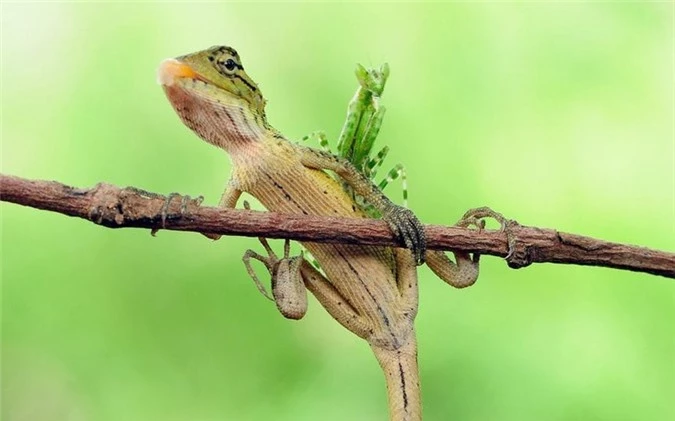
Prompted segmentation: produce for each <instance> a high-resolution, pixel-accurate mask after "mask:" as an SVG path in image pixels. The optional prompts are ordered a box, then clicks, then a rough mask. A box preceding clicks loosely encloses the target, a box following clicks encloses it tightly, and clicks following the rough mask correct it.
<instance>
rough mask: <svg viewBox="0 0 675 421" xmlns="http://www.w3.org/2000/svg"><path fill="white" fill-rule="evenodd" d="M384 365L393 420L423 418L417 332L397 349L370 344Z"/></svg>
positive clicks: (390, 415) (418, 420)
mask: <svg viewBox="0 0 675 421" xmlns="http://www.w3.org/2000/svg"><path fill="white" fill-rule="evenodd" d="M370 347H371V348H372V349H373V352H374V353H375V357H377V361H378V362H379V363H380V367H382V371H383V372H384V377H385V380H386V382H387V394H388V396H389V417H390V420H391V421H420V420H421V419H422V400H421V398H420V380H419V372H418V368H417V340H416V339H415V333H414V332H413V333H412V334H411V335H410V338H409V340H408V342H407V343H406V344H405V345H403V346H402V347H400V348H399V349H396V350H391V349H385V348H380V347H377V346H375V345H372V344H371V346H370Z"/></svg>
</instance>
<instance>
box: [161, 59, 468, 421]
mask: <svg viewBox="0 0 675 421" xmlns="http://www.w3.org/2000/svg"><path fill="white" fill-rule="evenodd" d="M158 81H159V83H160V84H161V85H162V87H163V89H164V92H165V94H166V96H167V98H168V100H169V102H170V104H171V105H172V107H173V109H174V110H175V111H176V113H177V114H178V116H179V117H180V119H181V120H182V122H183V123H184V124H185V125H186V126H187V127H189V128H190V129H191V130H192V131H193V132H195V133H196V134H197V135H198V136H199V137H200V138H201V139H203V140H204V141H206V142H208V143H210V144H212V145H214V146H217V147H219V148H221V149H223V150H224V151H225V152H226V153H227V154H228V155H229V157H230V159H231V162H232V171H231V174H230V179H229V182H228V183H227V187H226V189H225V192H224V193H223V195H222V197H221V199H220V202H219V206H221V207H227V208H234V207H235V206H236V204H237V201H238V200H239V198H240V196H241V195H242V193H244V192H247V193H249V194H251V195H252V196H253V197H255V198H257V199H258V200H259V201H260V202H261V203H262V204H263V206H265V207H266V208H267V209H268V210H270V211H273V212H280V213H296V214H311V215H330V216H339V217H355V218H365V217H368V215H366V214H365V213H364V212H363V211H362V210H361V209H360V208H359V206H358V205H357V203H355V201H354V200H353V198H352V197H350V196H349V195H348V194H347V193H346V192H345V191H344V190H343V188H342V186H341V185H340V183H339V182H337V181H336V180H335V179H334V178H333V177H331V176H329V174H328V173H327V172H326V171H330V172H332V173H334V174H336V175H337V176H338V177H339V178H340V179H341V180H343V181H344V182H346V183H347V184H349V185H350V186H351V188H352V189H353V190H354V192H355V193H356V194H358V195H359V196H361V197H363V198H364V200H365V201H367V202H368V203H369V204H370V205H371V206H373V207H374V208H375V209H377V210H378V211H379V213H380V214H381V215H382V219H383V220H385V221H386V222H387V223H388V224H389V226H390V227H391V229H392V231H393V232H394V234H395V236H397V237H398V238H399V239H400V241H401V243H402V244H403V245H405V247H406V248H388V247H374V246H364V245H354V244H320V243H313V242H303V243H302V245H303V247H305V248H306V249H307V250H309V251H310V252H311V253H312V255H313V256H314V257H315V258H316V259H317V260H318V261H319V263H320V264H321V267H322V269H323V273H322V272H320V271H318V270H317V269H316V268H315V267H313V266H312V265H311V264H310V263H309V262H307V261H306V260H304V259H302V258H300V259H299V260H296V261H292V262H288V261H287V260H286V259H287V258H288V255H287V253H285V255H284V258H283V259H280V260H279V259H277V258H276V256H273V255H270V256H269V257H268V258H267V259H268V262H269V263H270V266H271V267H272V269H271V272H273V276H276V277H277V278H279V276H278V275H279V274H280V272H282V274H283V275H284V276H283V278H284V279H285V280H286V281H285V282H288V283H292V282H296V283H297V282H302V283H303V285H304V287H306V289H307V290H309V291H310V292H311V293H312V294H313V295H314V296H315V297H316V299H317V301H319V303H320V304H321V305H322V306H323V307H324V308H325V309H326V310H327V311H328V313H329V314H330V315H331V316H332V317H333V318H334V319H335V320H336V321H337V322H338V323H340V324H341V325H342V326H344V327H345V328H347V329H348V330H349V331H351V332H352V333H354V334H356V335H357V336H359V337H361V338H363V339H365V340H366V341H367V342H368V344H369V345H370V347H371V349H372V351H373V352H374V354H375V357H376V359H377V360H378V362H379V364H380V366H381V368H382V370H383V372H384V377H385V382H386V385H387V391H388V403H389V412H390V419H391V420H392V421H416V420H420V419H421V416H422V414H421V411H422V407H421V398H420V388H419V374H418V366H417V341H416V336H415V329H414V320H415V317H416V315H417V310H418V285H417V272H416V265H419V264H422V263H423V262H425V258H426V263H427V265H428V266H429V267H430V268H431V269H432V270H433V271H434V272H435V273H436V274H437V275H439V276H440V277H441V278H442V279H443V280H445V281H446V282H448V283H449V284H451V285H453V286H456V287H464V286H468V285H471V284H473V282H474V281H475V279H476V277H477V275H478V261H477V257H476V256H474V257H473V258H470V257H469V256H468V254H463V253H455V256H456V263H454V262H452V261H451V260H450V259H449V258H448V257H447V256H446V255H445V253H443V252H440V251H425V239H424V231H423V227H422V225H421V223H420V222H419V220H418V219H417V218H416V217H415V215H414V214H413V213H412V212H411V211H410V210H408V209H406V208H403V207H400V206H397V205H395V204H394V203H393V202H391V201H390V200H389V199H388V198H387V197H386V196H384V195H383V194H382V193H381V191H380V190H379V189H378V188H377V186H376V185H374V184H373V183H372V182H371V180H370V179H368V178H367V177H366V176H364V175H363V174H362V173H361V172H360V171H358V170H357V169H356V168H355V167H354V165H353V164H352V163H351V162H349V161H348V160H346V159H344V158H342V157H338V156H334V155H331V154H329V153H327V152H325V151H320V150H315V149H312V148H308V147H304V146H301V145H298V144H295V143H292V142H290V141H289V140H287V139H286V138H285V137H284V136H283V135H282V134H281V133H280V132H279V131H277V130H276V129H274V128H273V127H272V126H271V125H270V124H269V123H268V121H267V117H266V114H265V103H266V100H265V99H264V98H263V96H262V94H261V92H260V89H259V87H258V85H257V84H256V83H255V82H254V81H253V80H252V79H251V78H250V77H249V76H248V75H247V74H246V72H245V71H244V67H243V65H242V62H241V59H240V57H239V55H238V53H237V52H236V50H234V49H233V48H231V47H226V46H215V47H211V48H208V49H206V50H202V51H198V52H195V53H191V54H187V55H183V56H179V57H177V58H172V59H166V60H164V61H163V62H162V63H161V64H160V67H159V70H158ZM216 237H217V236H214V238H216ZM284 261H286V263H285V264H282V263H284ZM280 267H281V269H279V268H280ZM305 305H306V304H305ZM281 306H282V307H284V306H285V304H283V303H282V304H281ZM301 306H302V304H301ZM302 313H303V314H304V312H302ZM300 317H301V315H300Z"/></svg>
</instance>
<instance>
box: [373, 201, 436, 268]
mask: <svg viewBox="0 0 675 421" xmlns="http://www.w3.org/2000/svg"><path fill="white" fill-rule="evenodd" d="M382 219H384V220H385V221H387V223H388V224H389V228H391V230H392V231H393V232H394V235H396V238H398V239H399V240H400V241H402V242H403V244H405V246H406V248H409V249H410V250H411V251H412V253H413V257H414V258H415V263H416V264H417V266H420V265H422V264H424V260H425V253H426V248H427V241H426V238H425V236H424V226H422V223H421V222H420V221H419V219H417V216H415V214H414V213H413V212H412V211H411V210H410V209H406V208H404V207H401V206H393V207H392V208H391V210H389V211H385V213H384V214H383V215H382Z"/></svg>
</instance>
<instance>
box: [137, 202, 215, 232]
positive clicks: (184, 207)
mask: <svg viewBox="0 0 675 421" xmlns="http://www.w3.org/2000/svg"><path fill="white" fill-rule="evenodd" d="M176 197H180V198H181V199H180V208H179V211H178V213H173V214H172V213H169V209H170V207H171V201H172V200H173V199H174V198H176ZM191 200H193V199H192V198H191V197H190V195H187V194H186V195H185V196H182V195H180V194H178V193H169V195H168V196H167V197H166V200H165V201H164V204H163V205H162V209H161V210H160V213H159V215H160V221H161V225H160V226H159V227H155V228H153V229H152V230H151V231H150V234H151V235H152V236H153V237H154V236H155V234H157V231H159V230H160V229H164V228H166V221H167V220H170V219H180V218H182V217H184V216H185V215H186V214H187V213H188V204H189V203H190V201H191ZM194 200H195V202H196V205H197V206H199V205H200V204H201V203H202V201H203V200H204V197H202V196H198V197H197V198H196V199H194Z"/></svg>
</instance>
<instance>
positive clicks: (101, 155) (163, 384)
mask: <svg viewBox="0 0 675 421" xmlns="http://www.w3.org/2000/svg"><path fill="white" fill-rule="evenodd" d="M1 7H2V18H1V19H2V31H1V33H2V50H1V51H2V171H3V172H5V173H9V174H14V175H19V176H23V177H28V178H36V179H54V180H58V181H61V182H64V183H68V184H71V185H75V186H82V187H85V186H92V185H94V184H95V183H97V182H99V181H106V182H110V183H115V184H118V185H133V186H137V187H140V188H144V189H147V190H150V191H156V192H161V193H169V192H174V191H176V192H181V193H186V194H192V195H198V194H202V195H204V196H205V197H206V202H207V203H209V204H215V203H216V202H217V200H218V198H219V196H220V193H221V191H222V189H223V187H224V185H225V182H226V179H227V176H228V173H229V167H230V163H229V161H228V158H227V157H226V155H225V154H224V153H222V152H221V151H219V150H217V149H215V148H213V147H212V146H210V145H207V144H205V143H203V142H201V141H200V140H198V139H197V138H196V136H194V135H193V134H192V133H191V132H190V131H189V130H188V129H186V128H185V127H184V126H182V124H181V123H180V122H179V120H178V118H177V117H176V115H174V112H173V111H172V110H171V108H170V106H169V104H168V103H167V101H166V99H165V98H164V96H163V93H162V91H161V89H160V88H159V86H158V85H157V84H156V83H155V70H156V68H157V66H158V63H159V62H160V60H162V59H163V58H166V57H170V56H176V55H180V54H184V53H187V52H192V51H195V50H198V49H202V48H206V47H209V46H211V45H214V44H227V45H231V46H234V47H236V48H237V49H238V50H239V52H240V54H241V56H242V59H243V61H244V64H245V66H246V68H247V70H248V72H249V74H250V75H251V76H252V77H253V78H254V80H256V81H257V82H258V83H259V85H260V86H261V88H262V90H263V92H264V94H265V96H266V97H267V98H268V100H269V105H268V108H267V110H268V116H269V118H270V121H271V122H272V124H273V125H275V127H277V128H278V129H280V130H281V131H282V132H283V133H285V134H286V135H287V136H288V137H289V138H292V139H299V138H300V137H302V136H303V135H305V134H307V133H309V132H311V131H313V130H316V129H324V130H326V131H327V133H328V134H329V136H330V137H331V139H332V140H335V138H336V137H337V134H338V131H339V128H340V126H341V123H342V121H343V118H344V113H345V108H346V105H347V102H348V100H349V99H350V98H351V96H352V94H353V92H354V90H355V87H356V82H355V78H354V75H353V69H354V65H355V63H357V62H360V63H363V64H365V65H367V66H375V65H379V64H380V63H382V62H384V61H387V62H389V64H390V66H391V69H392V73H391V78H390V80H389V84H388V86H387V89H386V91H385V95H384V98H383V103H384V105H386V107H387V108H388V113H387V115H386V118H385V122H384V127H383V130H382V133H381V136H380V139H379V142H380V145H384V144H388V145H389V146H390V147H391V154H390V157H389V159H388V160H387V163H386V164H385V167H391V166H393V165H394V164H395V163H396V162H402V163H404V164H405V166H406V168H407V170H408V173H409V188H410V204H411V207H412V208H413V209H414V210H415V211H416V212H417V214H418V215H419V217H420V218H421V219H422V220H423V221H425V222H428V223H439V224H440V223H443V224H451V223H454V222H455V221H456V220H457V219H458V218H459V217H460V216H461V214H462V213H463V212H464V211H465V210H467V209H468V208H471V207H476V206H481V205H489V206H491V207H493V208H494V209H496V210H499V211H501V212H503V213H504V214H505V215H506V216H508V217H511V218H515V219H517V220H518V221H519V222H521V223H523V224H527V225H534V226H542V227H551V228H557V229H559V230H561V231H566V232H573V233H580V234H585V235H589V236H593V237H599V238H602V239H606V240H612V241H617V242H626V243H632V244H639V245H644V246H649V247H653V248H657V249H665V250H669V251H675V240H674V239H675V185H674V182H675V181H674V179H675V177H674V171H675V170H674V169H675V162H674V161H675V155H674V127H675V126H674V123H675V120H674V115H675V114H674V111H675V109H674V93H675V91H674V86H675V85H674V83H673V75H674V66H673V63H674V58H675V57H674V53H673V52H674V44H673V39H674V32H673V21H674V15H673V6H672V4H669V3H667V2H664V3H646V2H645V3H640V2H631V3H613V2H588V3H583V2H561V3H539V2H522V3H494V2H486V3H479V4H471V3H464V2H460V3H451V4H387V3H381V4H369V5H361V4H346V5H338V4H269V3H259V4H251V5H247V4H208V3H203V4H180V3H174V2H166V3H125V4H119V5H115V4H110V3H96V4H82V3H80V4H78V3H61V4H50V3H32V4H30V3H6V2H5V3H4V4H2V5H1ZM387 191H388V193H389V195H390V197H392V198H394V199H398V198H399V197H400V189H399V187H398V186H396V185H394V186H391V187H389V188H388V189H387ZM0 209H1V210H2V262H1V263H2V419H3V420H7V421H20V420H21V421H22V420H34V421H41V420H74V421H81V420H82V421H85V420H92V421H99V420H100V421H103V420H106V421H107V420H125V421H136V420H138V421H140V420H143V421H146V420H164V421H173V420H194V421H211V420H267V419H275V420H316V419H322V420H333V419H334V420H344V419H350V420H385V419H386V417H387V415H386V394H385V390H384V384H383V379H382V375H381V373H380V371H379V367H378V366H377V364H376V362H375V359H374V357H373V356H372V355H371V353H370V350H369V348H368V347H367V345H366V344H365V343H364V342H363V341H361V340H360V339H358V338H356V337H354V336H353V335H351V334H350V333H348V332H346V331H345V330H343V329H342V328H341V327H340V326H338V324H337V323H335V322H334V321H333V320H332V319H330V317H329V316H328V315H327V314H326V313H325V311H324V310H323V309H322V308H321V307H320V306H319V305H318V304H317V303H316V301H314V300H313V299H312V300H311V302H310V310H309V312H308V314H307V316H306V317H305V319H304V320H302V321H299V322H291V321H287V320H285V319H283V318H282V317H281V316H280V315H279V314H278V313H277V311H276V309H275V307H274V306H273V305H272V304H271V303H270V302H269V301H267V300H265V299H264V298H262V297H261V296H260V294H259V293H258V292H257V290H256V289H255V287H254V286H253V283H252V282H251V281H250V280H249V279H248V277H247V275H246V273H245V270H244V267H243V265H242V264H241V255H242V253H243V252H244V250H245V249H246V248H258V247H259V246H258V243H257V242H256V241H255V240H254V239H246V238H234V237H232V238H224V239H222V240H220V241H218V242H211V241H209V240H207V239H205V238H204V237H202V236H200V235H197V234H191V233H176V232H167V231H162V232H160V233H159V234H158V235H157V237H156V238H153V237H151V236H150V235H149V233H148V231H145V230H131V229H126V230H116V231H115V230H108V229H104V228H100V227H96V226H95V225H93V224H91V223H88V222H85V221H82V220H76V219H70V218H67V217H64V216H61V215H57V214H50V213H47V212H41V211H37V210H33V209H28V208H21V207H18V206H16V205H10V204H4V203H3V204H2V205H1V206H0ZM276 244H277V247H279V246H280V242H277V243H276ZM481 270H482V275H481V277H480V279H479V282H478V283H477V284H476V285H475V286H474V287H472V288H470V289H467V290H461V291H458V290H454V289H452V288H451V287H449V286H448V285H446V284H444V283H443V282H441V281H440V280H439V279H437V278H436V277H435V276H434V275H433V274H432V273H431V272H430V271H429V270H428V269H427V268H421V269H420V270H419V274H420V275H419V276H420V286H421V311H420V314H419V316H418V319H417V330H418V338H419V346H420V354H419V360H420V366H421V379H422V387H423V396H424V410H425V415H426V419H428V420H446V419H456V420H540V419H546V420H667V419H673V417H675V408H674V405H675V404H674V403H673V400H674V398H675V367H674V358H675V344H674V336H675V335H674V333H675V332H674V328H673V325H674V322H675V308H674V307H675V305H674V295H675V285H674V284H673V281H672V280H667V279H662V278H659V277H655V276H648V275H643V274H636V273H629V272H623V271H617V270H609V269H601V268H592V267H576V266H562V265H551V264H542V265H535V266H532V267H529V268H526V269H522V270H518V271H515V270H510V269H508V268H507V266H506V264H505V263H504V262H503V261H501V260H500V259H497V258H490V257H485V258H484V259H483V260H482V269H481Z"/></svg>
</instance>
